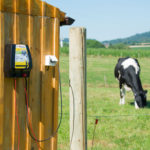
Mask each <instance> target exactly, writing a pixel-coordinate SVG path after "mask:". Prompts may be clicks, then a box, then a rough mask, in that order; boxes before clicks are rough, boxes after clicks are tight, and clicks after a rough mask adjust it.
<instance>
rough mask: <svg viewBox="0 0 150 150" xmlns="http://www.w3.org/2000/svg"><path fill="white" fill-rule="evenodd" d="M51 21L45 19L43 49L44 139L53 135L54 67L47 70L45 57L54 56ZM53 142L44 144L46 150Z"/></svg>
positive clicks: (42, 111) (42, 119)
mask: <svg viewBox="0 0 150 150" xmlns="http://www.w3.org/2000/svg"><path fill="white" fill-rule="evenodd" d="M51 28H52V24H51V20H50V18H43V49H42V53H41V55H42V56H41V64H42V66H41V69H42V70H41V71H42V103H41V105H42V109H41V122H42V124H43V125H44V134H43V137H42V138H48V137H49V136H51V135H52V69H53V68H52V67H49V69H48V68H45V56H46V55H51V54H52V49H51V45H50V41H51V40H52V39H51V38H52V37H51V36H52V33H51ZM50 147H51V141H50V140H49V141H47V142H45V143H44V150H50Z"/></svg>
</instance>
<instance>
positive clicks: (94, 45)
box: [86, 39, 105, 48]
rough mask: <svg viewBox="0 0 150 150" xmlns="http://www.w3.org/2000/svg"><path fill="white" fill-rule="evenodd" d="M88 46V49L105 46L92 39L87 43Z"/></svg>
mask: <svg viewBox="0 0 150 150" xmlns="http://www.w3.org/2000/svg"><path fill="white" fill-rule="evenodd" d="M86 44H87V48H104V47H105V46H104V45H103V44H102V43H101V42H99V41H97V40H92V39H88V40H87V41H86Z"/></svg>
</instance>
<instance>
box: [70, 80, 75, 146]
mask: <svg viewBox="0 0 150 150" xmlns="http://www.w3.org/2000/svg"><path fill="white" fill-rule="evenodd" d="M69 86H70V88H71V92H72V96H73V130H72V135H71V138H70V139H71V140H70V148H71V145H72V140H73V134H74V122H75V97H74V92H73V88H72V86H71V83H70V80H69Z"/></svg>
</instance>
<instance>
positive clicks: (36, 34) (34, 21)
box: [29, 17, 42, 149]
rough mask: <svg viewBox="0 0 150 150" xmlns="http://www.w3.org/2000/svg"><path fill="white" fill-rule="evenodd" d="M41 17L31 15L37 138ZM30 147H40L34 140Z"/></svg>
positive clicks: (31, 90)
mask: <svg viewBox="0 0 150 150" xmlns="http://www.w3.org/2000/svg"><path fill="white" fill-rule="evenodd" d="M41 22H42V19H41V17H31V19H30V45H29V46H30V51H31V56H32V64H33V68H32V71H31V74H30V79H29V81H30V83H29V98H30V99H29V100H30V108H31V110H32V127H33V129H34V133H35V136H36V138H38V139H39V123H40V111H41V109H40V108H41V106H40V104H41V72H40V64H41V56H40V52H41V35H42V33H41ZM30 149H38V147H37V143H36V142H35V141H33V140H32V143H31V148H30Z"/></svg>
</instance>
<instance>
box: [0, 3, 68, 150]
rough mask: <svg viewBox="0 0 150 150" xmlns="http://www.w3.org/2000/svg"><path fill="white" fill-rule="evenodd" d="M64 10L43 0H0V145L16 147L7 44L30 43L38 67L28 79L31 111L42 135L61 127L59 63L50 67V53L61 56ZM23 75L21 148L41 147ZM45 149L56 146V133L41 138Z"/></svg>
mask: <svg viewBox="0 0 150 150" xmlns="http://www.w3.org/2000/svg"><path fill="white" fill-rule="evenodd" d="M64 17H65V13H63V12H61V11H60V10H59V9H58V8H56V7H53V6H51V5H48V4H47V3H45V2H42V1H40V0H0V150H16V149H17V146H18V128H17V122H16V117H15V90H14V86H15V82H14V79H13V78H6V77H4V50H5V45H6V44H10V43H14V44H27V45H29V48H30V51H31V56H32V63H33V69H32V70H31V74H30V77H29V78H28V83H29V84H28V94H29V110H30V116H31V122H32V126H33V129H34V132H35V135H36V137H37V138H38V139H44V138H47V137H49V136H50V135H52V133H54V132H55V131H56V128H57V125H58V89H59V86H58V85H59V73H58V67H49V69H47V68H46V67H45V55H56V57H57V58H58V59H59V28H60V26H59V24H60V21H63V20H64ZM24 84H25V83H24V79H23V78H17V89H16V92H17V94H16V97H17V111H18V117H19V125H20V150H31V149H32V150H37V149H38V147H37V144H36V142H35V141H33V140H32V139H31V137H30V135H29V132H28V129H27V124H26V104H25V91H24ZM39 145H40V147H41V149H43V150H56V149H57V135H56V136H55V137H54V138H52V139H51V140H49V141H47V142H44V143H39Z"/></svg>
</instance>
